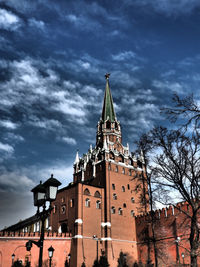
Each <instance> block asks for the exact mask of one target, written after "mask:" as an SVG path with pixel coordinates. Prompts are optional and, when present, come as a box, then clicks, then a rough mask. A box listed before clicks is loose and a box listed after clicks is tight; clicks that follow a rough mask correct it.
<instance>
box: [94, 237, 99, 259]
mask: <svg viewBox="0 0 200 267" xmlns="http://www.w3.org/2000/svg"><path fill="white" fill-rule="evenodd" d="M93 239H94V240H96V241H97V261H98V259H99V253H98V252H99V243H98V242H99V239H98V237H97V236H96V235H93Z"/></svg>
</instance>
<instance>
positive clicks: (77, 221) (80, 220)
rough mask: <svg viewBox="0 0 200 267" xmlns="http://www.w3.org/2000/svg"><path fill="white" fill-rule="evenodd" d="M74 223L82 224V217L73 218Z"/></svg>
mask: <svg viewBox="0 0 200 267" xmlns="http://www.w3.org/2000/svg"><path fill="white" fill-rule="evenodd" d="M75 223H78V224H82V223H83V220H82V219H76V220H75Z"/></svg>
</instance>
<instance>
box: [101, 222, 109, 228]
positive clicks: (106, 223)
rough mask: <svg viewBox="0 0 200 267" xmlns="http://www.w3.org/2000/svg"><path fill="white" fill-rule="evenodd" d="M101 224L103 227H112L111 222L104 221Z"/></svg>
mask: <svg viewBox="0 0 200 267" xmlns="http://www.w3.org/2000/svg"><path fill="white" fill-rule="evenodd" d="M101 226H102V227H105V226H108V227H111V223H110V222H102V223H101Z"/></svg>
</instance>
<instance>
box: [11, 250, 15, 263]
mask: <svg viewBox="0 0 200 267" xmlns="http://www.w3.org/2000/svg"><path fill="white" fill-rule="evenodd" d="M11 257H12V265H13V264H14V259H15V254H14V253H13V254H12V256H11Z"/></svg>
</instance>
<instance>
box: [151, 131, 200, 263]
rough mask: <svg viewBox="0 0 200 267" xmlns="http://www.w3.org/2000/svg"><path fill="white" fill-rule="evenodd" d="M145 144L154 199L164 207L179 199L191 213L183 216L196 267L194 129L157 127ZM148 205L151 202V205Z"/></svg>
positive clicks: (198, 193)
mask: <svg viewBox="0 0 200 267" xmlns="http://www.w3.org/2000/svg"><path fill="white" fill-rule="evenodd" d="M146 142H147V143H150V144H151V149H150V150H149V152H151V156H152V158H151V160H152V162H151V164H149V169H150V170H151V180H150V181H149V185H150V188H151V186H152V183H153V184H154V186H155V187H156V189H157V191H158V192H159V195H158V196H157V197H156V200H157V201H160V202H161V203H163V204H166V205H173V204H175V202H176V201H177V200H178V199H179V200H182V201H186V202H187V203H188V205H189V206H190V211H191V212H190V213H185V216H186V217H187V218H188V219H189V221H190V224H189V226H190V229H189V243H190V259H191V266H193V267H197V256H198V252H199V246H200V245H199V241H200V240H199V238H200V236H199V234H200V226H199V224H198V212H199V209H200V206H199V203H200V184H199V182H200V136H199V132H198V130H197V129H196V128H194V129H193V131H192V132H189V133H187V134H186V132H184V133H183V132H181V130H168V129H166V128H163V127H157V128H154V129H153V130H152V131H151V132H150V133H149V134H148V135H147V136H146ZM147 175H148V174H147ZM172 192H173V194H172ZM150 194H151V192H150ZM173 195H175V196H176V197H175V199H173ZM150 199H151V197H150ZM151 202H152V201H151V200H150V204H151ZM151 208H152V206H151ZM152 214H153V213H152Z"/></svg>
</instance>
